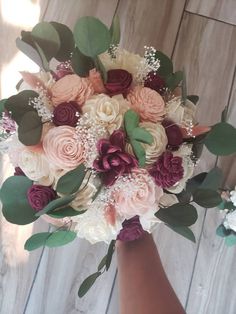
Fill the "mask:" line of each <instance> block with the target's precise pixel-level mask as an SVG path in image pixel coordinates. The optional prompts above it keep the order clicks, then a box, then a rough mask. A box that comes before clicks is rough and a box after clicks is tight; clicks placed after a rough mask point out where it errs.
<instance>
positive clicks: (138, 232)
mask: <svg viewBox="0 0 236 314" xmlns="http://www.w3.org/2000/svg"><path fill="white" fill-rule="evenodd" d="M122 226H123V229H122V230H121V231H120V233H119V234H118V237H117V239H118V240H121V241H125V242H126V241H134V240H137V239H139V238H141V237H142V236H143V235H144V233H145V231H144V230H143V228H142V225H141V224H140V222H139V217H138V216H135V217H133V218H131V219H129V220H125V221H124V222H123V223H122Z"/></svg>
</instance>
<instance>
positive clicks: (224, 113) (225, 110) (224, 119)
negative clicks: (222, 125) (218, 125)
mask: <svg viewBox="0 0 236 314" xmlns="http://www.w3.org/2000/svg"><path fill="white" fill-rule="evenodd" d="M227 113H228V106H226V107H225V108H224V110H223V111H222V113H221V122H226V121H227Z"/></svg>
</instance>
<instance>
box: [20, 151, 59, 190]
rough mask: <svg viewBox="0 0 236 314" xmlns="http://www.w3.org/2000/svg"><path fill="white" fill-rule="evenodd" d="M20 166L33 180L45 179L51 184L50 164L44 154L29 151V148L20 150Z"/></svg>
mask: <svg viewBox="0 0 236 314" xmlns="http://www.w3.org/2000/svg"><path fill="white" fill-rule="evenodd" d="M18 166H19V167H20V168H21V170H22V171H23V172H24V173H25V175H26V176H27V177H28V178H29V179H30V180H32V181H40V180H44V181H46V182H47V184H48V185H51V183H52V181H53V179H52V178H51V177H50V168H49V167H50V165H49V164H48V161H47V159H46V157H45V155H44V154H39V153H36V152H32V151H29V150H28V149H27V148H25V149H23V150H22V151H20V152H19V158H18Z"/></svg>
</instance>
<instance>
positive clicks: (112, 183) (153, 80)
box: [0, 17, 235, 296]
mask: <svg viewBox="0 0 236 314" xmlns="http://www.w3.org/2000/svg"><path fill="white" fill-rule="evenodd" d="M119 37H120V30H119V20H118V18H117V17H115V18H114V19H113V22H112V25H111V28H110V29H108V28H107V27H106V26H105V25H104V24H103V23H102V22H100V21H99V20H98V19H96V18H93V17H83V18H80V19H79V20H78V22H77V23H76V25H75V28H74V32H73V33H72V31H71V30H70V29H69V28H68V27H67V26H65V25H63V24H60V23H57V22H51V23H48V22H42V23H39V24H37V25H36V26H35V27H34V28H33V30H32V31H31V32H25V31H22V33H21V39H20V38H18V39H17V40H16V43H17V47H18V48H19V49H20V50H21V51H23V52H24V53H26V54H27V55H28V56H29V57H31V58H32V59H33V60H34V61H35V62H36V63H37V64H38V65H39V67H40V69H41V70H40V72H39V73H29V72H21V74H22V81H21V82H20V83H19V84H18V93H17V94H16V95H14V96H12V97H10V98H8V99H4V100H2V101H1V115H2V119H1V130H2V134H1V137H2V142H1V148H2V150H4V152H7V154H8V155H9V157H10V160H11V162H12V164H13V166H14V167H15V173H14V175H13V176H11V177H9V178H8V179H7V180H6V181H5V182H4V183H3V185H2V188H1V192H0V196H1V201H2V205H3V207H2V211H3V215H4V216H5V218H6V219H7V220H8V221H9V222H11V223H14V224H19V225H24V224H29V223H32V222H33V221H35V220H36V219H38V218H39V217H40V216H43V215H44V217H47V219H51V220H52V221H53V224H54V225H57V226H59V228H57V229H55V230H54V231H53V232H44V233H38V234H35V235H33V236H32V237H31V238H29V239H28V240H27V242H26V243H25V249H26V250H29V251H31V250H34V249H37V248H39V247H41V246H47V247H57V246H61V245H65V244H67V243H69V242H71V241H73V240H74V239H75V238H76V236H77V237H79V238H85V239H87V240H88V241H90V242H91V243H96V242H99V241H104V242H106V243H108V244H109V243H110V245H109V248H108V253H107V255H106V256H105V257H104V259H103V260H102V261H101V263H100V265H99V266H98V270H97V272H96V273H94V274H93V275H91V276H90V277H88V279H86V280H85V282H84V283H83V284H82V285H81V288H80V290H79V296H83V295H84V294H85V293H86V291H87V289H88V288H89V287H90V286H91V285H92V283H93V282H94V281H95V280H96V278H97V277H98V276H99V275H101V273H102V272H103V271H105V270H108V268H109V265H110V262H111V257H112V253H113V251H114V246H115V241H116V239H119V240H121V241H132V240H135V239H138V238H139V237H141V236H142V235H143V233H144V232H149V233H151V232H152V230H153V229H154V228H155V226H156V225H158V224H159V223H161V222H163V223H165V224H166V225H167V226H168V227H170V228H171V229H173V230H174V231H176V232H177V233H180V234H182V235H183V236H185V237H187V238H188V239H190V240H191V241H195V238H194V234H193V233H192V231H191V230H190V229H189V226H190V225H192V224H194V223H195V221H196V220H197V211H196V208H195V207H194V206H193V204H192V202H193V201H194V202H195V203H198V204H199V205H201V206H204V207H214V206H216V205H218V204H219V203H220V202H221V197H220V194H218V192H217V189H218V186H216V184H213V185H212V181H214V182H216V181H217V180H216V179H219V177H220V175H219V169H213V170H212V171H211V172H210V173H209V174H207V173H203V174H199V175H198V176H195V177H193V178H192V176H193V171H194V167H195V165H196V163H197V160H198V158H199V156H200V153H201V147H202V145H203V141H205V144H206V145H207V147H208V148H209V149H210V150H211V151H212V152H213V153H216V154H219V152H220V151H222V154H225V152H226V153H232V152H231V151H230V150H232V149H233V150H234V151H235V142H234V143H233V142H232V143H233V144H232V143H230V145H228V144H227V143H223V144H222V142H219V141H217V139H218V137H219V136H218V135H219V134H222V132H226V131H227V132H228V133H230V132H231V133H230V134H231V135H232V133H233V132H235V129H234V128H233V127H232V126H230V125H228V124H227V123H226V122H222V123H219V124H216V125H215V126H213V127H212V128H208V127H206V126H199V125H198V124H197V121H196V119H195V108H196V106H195V104H196V102H197V100H198V97H197V96H194V95H191V96H188V95H187V88H186V80H185V75H184V72H182V71H178V72H174V71H173V65H172V62H171V60H170V59H169V58H168V57H167V56H165V55H164V54H163V53H161V52H160V51H157V50H155V49H154V48H152V47H145V53H144V56H143V57H141V56H139V55H137V54H134V53H131V52H128V51H126V50H124V49H121V48H120V47H119V46H118V44H119ZM53 58H54V59H56V60H57V61H58V65H57V67H56V69H55V68H54V69H53V68H51V67H50V61H51V59H53ZM225 130H226V131H225ZM234 134H235V133H234ZM224 145H226V147H225V146H224ZM229 151H230V152H229Z"/></svg>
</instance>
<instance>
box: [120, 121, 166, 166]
mask: <svg viewBox="0 0 236 314" xmlns="http://www.w3.org/2000/svg"><path fill="white" fill-rule="evenodd" d="M139 126H140V127H141V128H144V129H145V130H147V131H148V132H149V133H150V134H151V135H152V136H153V142H152V144H151V145H149V144H143V143H142V144H141V145H142V146H143V147H144V149H145V152H146V164H147V165H150V164H152V163H154V162H155V161H156V160H157V157H159V156H160V155H161V154H162V153H163V152H164V151H165V150H166V145H167V143H168V140H167V136H166V132H165V129H164V128H163V126H162V125H161V124H159V123H157V124H156V123H152V122H142V123H140V124H139ZM126 149H127V151H128V152H129V153H130V154H134V153H133V149H132V146H131V145H130V144H127V146H126Z"/></svg>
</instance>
